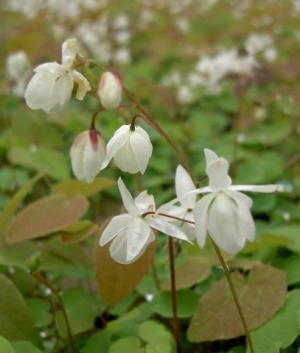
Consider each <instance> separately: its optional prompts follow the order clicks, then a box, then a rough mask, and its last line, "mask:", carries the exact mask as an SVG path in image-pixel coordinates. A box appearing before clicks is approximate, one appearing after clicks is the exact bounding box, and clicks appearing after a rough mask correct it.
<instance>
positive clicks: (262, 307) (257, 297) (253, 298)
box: [188, 265, 286, 342]
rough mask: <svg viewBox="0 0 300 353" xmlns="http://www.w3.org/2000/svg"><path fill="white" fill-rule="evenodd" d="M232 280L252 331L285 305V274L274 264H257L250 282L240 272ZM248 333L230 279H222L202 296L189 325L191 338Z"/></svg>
mask: <svg viewBox="0 0 300 353" xmlns="http://www.w3.org/2000/svg"><path fill="white" fill-rule="evenodd" d="M232 281H233V283H234V287H235V289H236V292H237V294H238V297H239V300H240V304H241V307H242V309H243V313H244V315H245V318H246V321H247V324H248V327H249V328H250V330H253V329H255V328H256V327H258V326H260V325H262V324H263V323H265V322H266V321H268V320H269V319H270V318H271V317H273V315H274V314H275V313H276V312H277V311H278V310H279V309H280V308H281V307H282V306H283V304H284V301H285V298H286V279H285V274H284V272H283V271H280V270H278V269H275V268H273V267H271V266H270V265H262V266H257V267H254V268H253V269H252V271H251V272H250V274H249V277H248V278H247V282H246V283H245V279H244V277H243V276H242V274H240V273H239V272H235V273H233V274H232ZM244 334H245V331H244V329H243V326H242V324H241V319H240V317H239V315H238V312H237V309H236V306H235V304H234V301H233V299H232V294H231V292H230V290H229V286H228V284H227V281H226V278H222V279H221V280H220V281H218V282H215V283H214V284H213V285H212V286H211V288H210V289H209V290H208V291H207V292H206V293H205V294H204V295H203V296H202V297H201V299H200V301H199V303H198V306H197V309H196V311H195V314H194V317H193V318H192V320H191V323H190V326H189V328H188V339H189V340H190V341H191V342H204V341H214V340H217V339H230V338H234V337H238V336H242V335H244Z"/></svg>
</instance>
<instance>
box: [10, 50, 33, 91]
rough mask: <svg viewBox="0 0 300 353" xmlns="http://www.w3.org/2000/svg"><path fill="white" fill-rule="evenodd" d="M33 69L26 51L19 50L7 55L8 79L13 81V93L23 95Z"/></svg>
mask: <svg viewBox="0 0 300 353" xmlns="http://www.w3.org/2000/svg"><path fill="white" fill-rule="evenodd" d="M31 70H32V69H31V65H30V62H29V59H28V56H27V54H26V53H25V52H24V51H22V50H20V51H17V52H15V53H12V54H10V55H9V56H8V57H7V59H6V72H7V76H8V80H9V81H10V82H12V93H13V94H14V95H15V96H17V97H23V95H24V92H25V89H26V85H27V83H28V80H29V78H30V76H31Z"/></svg>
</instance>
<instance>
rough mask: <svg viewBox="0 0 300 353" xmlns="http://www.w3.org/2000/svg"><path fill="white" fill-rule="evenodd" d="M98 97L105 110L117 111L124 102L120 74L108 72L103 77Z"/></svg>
mask: <svg viewBox="0 0 300 353" xmlns="http://www.w3.org/2000/svg"><path fill="white" fill-rule="evenodd" d="M98 96H99V98H100V101H101V103H102V105H103V107H104V108H106V109H115V108H117V107H118V106H119V105H120V103H121V100H122V81H121V77H120V75H119V74H118V73H116V72H113V71H107V72H105V73H104V74H102V75H101V77H100V80H99V85H98Z"/></svg>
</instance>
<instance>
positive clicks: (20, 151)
mask: <svg viewBox="0 0 300 353" xmlns="http://www.w3.org/2000/svg"><path fill="white" fill-rule="evenodd" d="M8 158H9V160H10V162H11V163H13V164H17V165H21V166H23V167H27V168H30V169H33V170H35V171H38V172H41V171H42V172H43V173H45V174H47V175H49V176H50V177H51V178H53V179H55V180H66V179H69V178H70V168H69V163H70V162H69V160H68V156H67V153H66V154H63V153H61V152H57V151H53V150H48V149H46V148H41V147H39V148H38V149H37V150H35V151H30V150H29V149H28V148H23V147H13V148H11V149H10V150H9V153H8Z"/></svg>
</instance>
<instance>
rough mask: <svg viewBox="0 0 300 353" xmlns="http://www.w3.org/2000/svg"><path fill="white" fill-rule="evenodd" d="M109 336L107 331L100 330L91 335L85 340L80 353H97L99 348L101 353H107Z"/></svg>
mask: <svg viewBox="0 0 300 353" xmlns="http://www.w3.org/2000/svg"><path fill="white" fill-rule="evenodd" d="M110 336H111V334H110V333H109V332H108V331H107V330H102V331H99V332H97V333H95V334H93V335H92V336H90V337H89V339H88V340H87V342H86V344H85V346H84V348H83V350H82V353H99V347H101V353H108V352H109V347H110Z"/></svg>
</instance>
